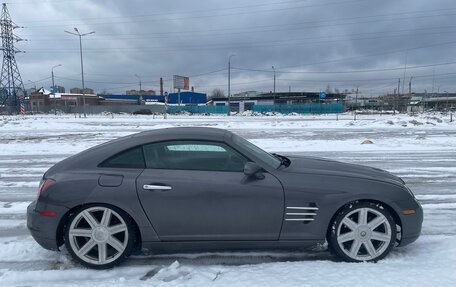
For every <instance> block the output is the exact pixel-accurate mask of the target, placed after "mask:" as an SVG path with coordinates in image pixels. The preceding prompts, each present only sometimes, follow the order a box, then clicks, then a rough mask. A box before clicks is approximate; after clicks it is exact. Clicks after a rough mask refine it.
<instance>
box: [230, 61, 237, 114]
mask: <svg viewBox="0 0 456 287" xmlns="http://www.w3.org/2000/svg"><path fill="white" fill-rule="evenodd" d="M234 56H236V55H234V54H233V55H230V56H229V57H228V116H229V115H230V110H231V57H234Z"/></svg>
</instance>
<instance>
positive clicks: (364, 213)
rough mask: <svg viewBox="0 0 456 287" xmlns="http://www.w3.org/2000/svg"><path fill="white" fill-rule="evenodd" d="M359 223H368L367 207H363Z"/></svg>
mask: <svg viewBox="0 0 456 287" xmlns="http://www.w3.org/2000/svg"><path fill="white" fill-rule="evenodd" d="M358 224H359V225H360V224H367V208H361V209H360V210H359V213H358Z"/></svg>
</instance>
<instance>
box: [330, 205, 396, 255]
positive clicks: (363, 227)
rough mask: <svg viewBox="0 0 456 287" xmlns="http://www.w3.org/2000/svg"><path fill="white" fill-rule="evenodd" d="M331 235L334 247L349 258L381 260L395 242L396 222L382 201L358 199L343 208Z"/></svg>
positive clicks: (331, 227) (331, 228) (332, 225)
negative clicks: (374, 201) (380, 202)
mask: <svg viewBox="0 0 456 287" xmlns="http://www.w3.org/2000/svg"><path fill="white" fill-rule="evenodd" d="M328 237H329V238H328V241H329V247H330V250H331V251H333V252H334V253H335V254H336V255H337V256H338V257H339V258H341V259H343V260H345V261H349V262H363V261H378V260H380V259H382V258H384V257H385V256H386V255H387V254H388V253H389V252H390V251H391V249H392V248H393V246H394V243H395V238H396V224H395V223H394V220H393V218H392V216H391V214H390V213H389V212H388V210H387V209H385V208H384V207H383V206H382V205H381V204H378V203H372V202H356V203H353V204H349V205H347V206H346V207H345V208H344V209H342V211H340V212H339V214H338V215H337V216H336V218H335V220H334V221H333V223H332V224H331V226H330V230H329V236H328Z"/></svg>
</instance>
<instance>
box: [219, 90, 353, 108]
mask: <svg viewBox="0 0 456 287" xmlns="http://www.w3.org/2000/svg"><path fill="white" fill-rule="evenodd" d="M252 94H254V93H252V92H249V93H240V94H236V95H233V96H231V97H230V99H229V102H230V111H232V112H244V111H248V110H253V107H254V106H256V105H294V104H296V105H300V104H319V103H326V104H329V103H334V102H342V101H343V100H345V97H346V95H344V94H325V97H324V98H323V99H322V98H321V96H320V92H280V93H263V94H254V95H252ZM211 104H213V105H215V106H227V105H228V97H220V98H213V99H211Z"/></svg>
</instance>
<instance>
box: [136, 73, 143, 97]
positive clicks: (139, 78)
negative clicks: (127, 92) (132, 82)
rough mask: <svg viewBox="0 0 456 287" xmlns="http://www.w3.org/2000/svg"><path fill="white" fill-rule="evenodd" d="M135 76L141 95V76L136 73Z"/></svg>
mask: <svg viewBox="0 0 456 287" xmlns="http://www.w3.org/2000/svg"><path fill="white" fill-rule="evenodd" d="M135 77H136V78H138V80H139V94H140V95H141V91H142V83H141V77H140V76H138V75H137V74H135Z"/></svg>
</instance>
